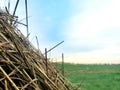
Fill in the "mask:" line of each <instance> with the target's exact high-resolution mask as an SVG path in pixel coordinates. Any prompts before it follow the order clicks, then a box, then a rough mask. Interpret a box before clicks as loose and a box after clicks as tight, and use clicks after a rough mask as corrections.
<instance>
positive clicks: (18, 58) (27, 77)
mask: <svg viewBox="0 0 120 90" xmlns="http://www.w3.org/2000/svg"><path fill="white" fill-rule="evenodd" d="M17 24H21V23H19V22H17V21H16V17H15V16H14V17H13V16H12V15H10V14H9V13H7V12H3V11H2V10H0V90H74V87H73V85H72V84H70V83H69V82H68V81H67V80H66V79H65V78H64V77H63V76H62V75H61V74H60V73H58V71H57V70H56V68H55V67H54V66H53V65H52V64H51V63H50V62H48V67H47V68H48V72H47V73H48V74H46V61H45V57H44V56H43V55H42V54H41V52H38V50H37V49H35V48H34V47H33V46H32V44H31V43H30V42H29V40H28V39H27V38H26V37H25V36H24V35H23V34H22V33H21V32H20V30H19V29H18V28H16V27H15V25H17Z"/></svg>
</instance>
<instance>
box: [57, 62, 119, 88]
mask: <svg viewBox="0 0 120 90" xmlns="http://www.w3.org/2000/svg"><path fill="white" fill-rule="evenodd" d="M64 66H65V67H64V69H65V77H66V78H67V79H68V80H70V81H71V82H72V83H74V84H75V85H79V84H80V83H81V88H84V90H120V65H107V64H104V65H80V64H65V65H64ZM57 67H58V68H60V67H61V64H57Z"/></svg>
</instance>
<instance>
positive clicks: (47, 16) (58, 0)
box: [0, 0, 120, 63]
mask: <svg viewBox="0 0 120 90" xmlns="http://www.w3.org/2000/svg"><path fill="white" fill-rule="evenodd" d="M0 1H1V3H0V4H1V6H2V5H3V6H4V5H7V1H8V0H0ZM4 1H6V4H5V2H4ZM15 1H16V0H11V12H12V10H13V8H14V5H15ZM28 11H29V16H30V17H29V31H30V41H31V42H32V43H33V44H34V45H35V46H36V40H35V36H36V35H37V36H38V39H39V44H40V46H39V47H40V49H41V51H42V52H44V48H48V49H50V48H51V47H53V46H54V45H56V44H57V43H59V42H60V41H62V40H64V41H65V42H64V43H63V44H62V45H60V46H59V47H58V48H56V49H55V50H53V52H51V53H52V55H51V57H59V56H60V55H61V53H62V52H63V53H65V55H66V61H67V62H75V60H76V62H78V63H86V62H87V63H89V62H90V63H120V40H119V38H120V35H119V34H120V1H119V0H37V1H35V0H34V1H33V0H28ZM16 15H18V16H19V20H21V19H22V18H24V17H25V11H24V0H20V3H19V6H18V9H17V12H16ZM22 22H23V23H24V22H25V21H22ZM19 28H21V31H22V32H23V33H24V34H25V35H26V31H25V27H23V26H19Z"/></svg>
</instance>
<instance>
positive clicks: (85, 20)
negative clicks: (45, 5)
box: [64, 0, 120, 59]
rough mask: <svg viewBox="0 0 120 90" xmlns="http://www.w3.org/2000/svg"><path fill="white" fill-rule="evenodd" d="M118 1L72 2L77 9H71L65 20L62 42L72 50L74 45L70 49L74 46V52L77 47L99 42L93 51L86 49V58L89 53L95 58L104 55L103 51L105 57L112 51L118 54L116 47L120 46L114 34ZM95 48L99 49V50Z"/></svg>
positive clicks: (119, 25) (117, 26) (118, 26)
mask: <svg viewBox="0 0 120 90" xmlns="http://www.w3.org/2000/svg"><path fill="white" fill-rule="evenodd" d="M75 1H77V0H75ZM119 3H120V1H119V0H100V1H98V0H92V1H88V0H86V2H84V5H83V6H82V7H80V6H78V5H77V4H76V6H74V7H75V8H76V10H78V11H76V12H74V14H73V15H72V16H71V17H70V18H69V19H68V20H67V22H66V23H65V28H64V35H65V39H66V45H69V46H66V47H69V48H71V51H74V50H72V47H74V48H73V49H78V53H80V52H81V51H79V48H82V47H84V46H85V47H86V48H87V47H89V46H90V48H92V46H93V47H94V46H100V48H99V47H98V50H96V51H95V52H94V53H92V51H91V52H86V53H88V54H89V56H88V58H89V59H90V57H91V56H92V55H93V56H94V57H97V58H100V57H103V58H104V57H105V56H106V55H107V57H109V56H111V55H113V56H114V54H115V53H116V52H118V53H119V55H120V50H118V49H119V48H120V46H118V44H117V43H119V42H120V41H119V39H118V38H120V37H115V34H116V33H119V31H118V30H119V29H120V5H119ZM74 4H75V3H74ZM75 8H74V9H75ZM80 8H83V11H81V12H80ZM111 29H112V30H113V33H112V32H111ZM115 29H117V30H115ZM116 31H117V32H116ZM105 32H106V34H105V35H104V33H105ZM110 32H111V33H110ZM115 32H116V33H115ZM109 34H111V35H109ZM108 37H109V38H108ZM85 47H84V48H85ZM101 47H102V48H101ZM115 47H116V48H115ZM95 48H96V47H95ZM111 48H112V50H111ZM93 49H94V48H93ZM99 49H101V50H100V51H99ZM103 53H104V54H103ZM85 55H86V54H85ZM97 55H101V56H97ZM117 55H118V54H117ZM86 57H87V55H86ZM92 58H93V57H92Z"/></svg>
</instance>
